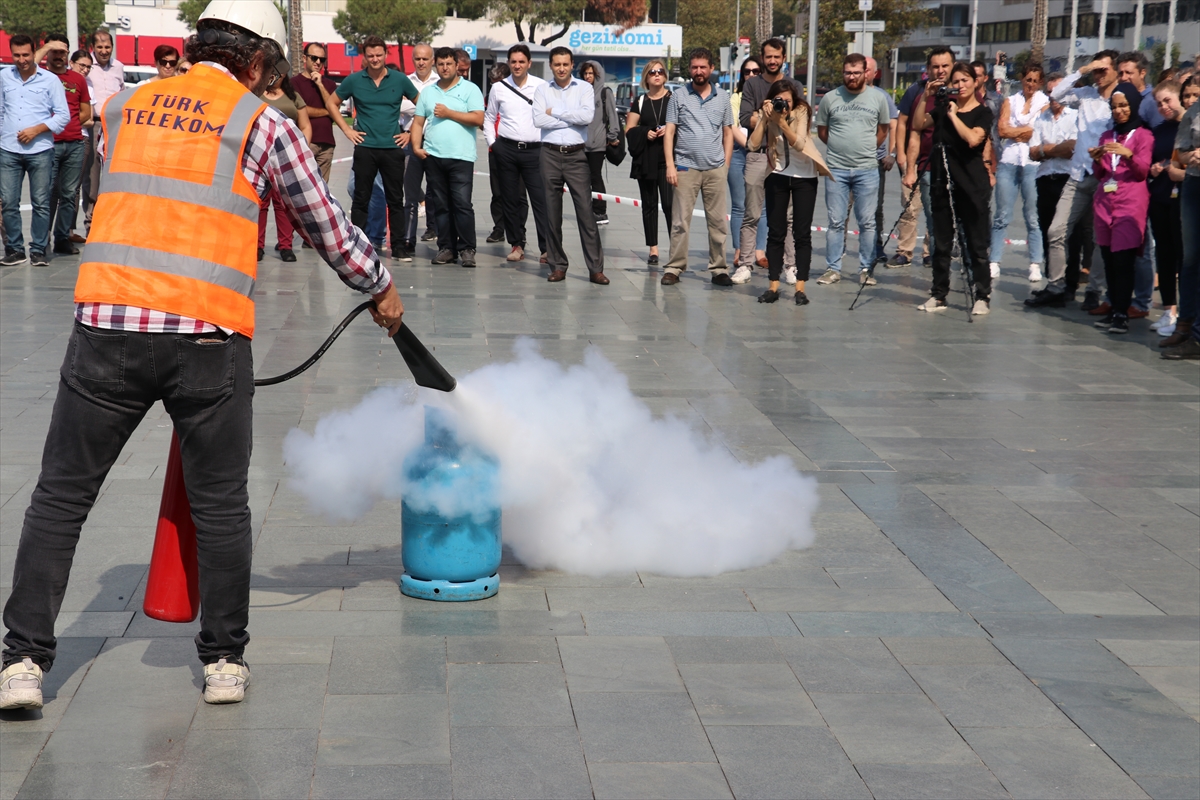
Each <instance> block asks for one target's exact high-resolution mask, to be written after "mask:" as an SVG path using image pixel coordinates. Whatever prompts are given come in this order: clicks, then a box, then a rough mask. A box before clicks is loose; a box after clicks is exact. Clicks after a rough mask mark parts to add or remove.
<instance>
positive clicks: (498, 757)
mask: <svg viewBox="0 0 1200 800" xmlns="http://www.w3.org/2000/svg"><path fill="white" fill-rule="evenodd" d="M451 745H452V752H453V755H454V778H453V781H454V797H456V798H478V800H491V798H496V797H528V798H547V800H554V799H556V798H564V799H565V798H590V797H592V787H591V783H590V782H589V780H588V773H587V766H586V765H585V763H584V758H583V752H582V750H581V749H580V745H579V736H578V733H577V732H576V730H575V728H574V727H573V726H572V727H567V728H506V727H466V728H455V729H454V732H453V739H452V743H451Z"/></svg>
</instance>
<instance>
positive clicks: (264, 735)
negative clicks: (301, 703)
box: [167, 730, 317, 799]
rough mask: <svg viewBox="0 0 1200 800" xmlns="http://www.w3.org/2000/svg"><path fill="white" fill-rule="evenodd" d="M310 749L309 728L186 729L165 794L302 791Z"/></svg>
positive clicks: (313, 740) (308, 778)
mask: <svg viewBox="0 0 1200 800" xmlns="http://www.w3.org/2000/svg"><path fill="white" fill-rule="evenodd" d="M316 750H317V732H316V731H315V730H236V731H224V732H223V733H222V734H221V735H220V736H211V735H204V734H192V735H190V736H188V743H187V746H186V747H185V748H184V752H183V757H182V758H181V759H180V760H179V764H178V766H177V767H176V768H175V774H174V775H173V776H172V777H171V789H170V791H169V792H168V793H167V797H168V798H209V797H262V798H283V799H286V798H292V797H298V796H302V795H304V794H307V793H308V791H309V788H310V785H311V782H312V765H313V756H314V754H315V753H316ZM218 765H219V766H218Z"/></svg>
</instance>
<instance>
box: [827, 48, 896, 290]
mask: <svg viewBox="0 0 1200 800" xmlns="http://www.w3.org/2000/svg"><path fill="white" fill-rule="evenodd" d="M868 89H869V87H868V86H867V59H866V57H865V56H863V55H862V54H861V53H851V54H850V55H848V56H846V57H845V58H844V59H843V60H842V85H841V86H839V87H838V88H837V89H836V90H835V91H832V92H830V93H829V94H827V95H825V97H824V98H822V99H821V105H820V106H819V107H818V108H817V135H818V136H820V137H821V141H822V142H824V143H825V145H826V147H827V148H828V149H827V150H826V153H825V160H826V162H827V163H828V164H829V171H830V173H831V174H832V177H830V178H827V179H826V180H825V208H826V210H827V211H828V212H829V232H828V233H827V234H825V265H826V267H827V269H826V270H825V274H824V275H822V276H821V277H820V278H817V283H818V284H820V285H822V286H827V285H829V284H831V283H837V282H838V281H840V280H841V279H842V254H843V253H844V252H845V249H846V211H847V206H848V205H849V203H850V192H852V191H853V192H854V217H855V219H856V220H857V221H858V266H859V270H860V271H861V272H860V275H861V278H860V279H861V280H864V281H865V280H868V278H869V275H870V273H869V272H868V271H867V270H868V268H869V267H870V266H871V262H872V261H873V260H874V258H875V204H876V201H877V198H878V194H879V162H878V161H876V159H875V153H876V148H878V147H879V146H880V145H881V144H883V142H884V141H885V140H886V139H887V135H888V125H889V124H890V123H891V114H890V113H889V109H888V102H887V98H886V97H885V96H884V95H883V93H882V92H877V91H875V90H874V89H870V90H868ZM872 280H873V279H872Z"/></svg>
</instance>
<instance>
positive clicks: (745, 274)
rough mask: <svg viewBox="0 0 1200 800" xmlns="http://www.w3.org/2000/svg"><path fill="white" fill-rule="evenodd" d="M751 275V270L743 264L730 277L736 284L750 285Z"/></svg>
mask: <svg viewBox="0 0 1200 800" xmlns="http://www.w3.org/2000/svg"><path fill="white" fill-rule="evenodd" d="M750 275H751V273H750V268H749V267H747V266H746V265H745V264H743V265H742V266H740V267H738V268H737V269H735V270H734V271H733V275H732V276H730V280H732V281H733V282H734V283H749V282H750Z"/></svg>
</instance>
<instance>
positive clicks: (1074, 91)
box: [1026, 50, 1119, 311]
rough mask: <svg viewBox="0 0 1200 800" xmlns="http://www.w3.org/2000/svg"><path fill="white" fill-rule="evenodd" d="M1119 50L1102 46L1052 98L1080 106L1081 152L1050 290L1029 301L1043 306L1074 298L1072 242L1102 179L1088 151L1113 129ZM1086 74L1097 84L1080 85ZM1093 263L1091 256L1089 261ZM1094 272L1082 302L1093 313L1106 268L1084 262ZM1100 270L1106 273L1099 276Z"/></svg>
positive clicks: (1049, 243)
mask: <svg viewBox="0 0 1200 800" xmlns="http://www.w3.org/2000/svg"><path fill="white" fill-rule="evenodd" d="M1118 56H1119V54H1118V53H1117V51H1116V50H1101V51H1100V52H1099V53H1097V54H1096V57H1095V58H1093V59H1092V61H1091V63H1090V64H1087V65H1085V66H1083V67H1082V68H1080V69H1078V70H1076V71H1075V72H1072V73H1071V74H1070V75H1068V76H1067V77H1065V78H1063V79H1062V81H1061V82H1060V83H1059V84H1058V86H1055V87H1054V91H1052V92H1051V93H1050V99H1051V100H1054V101H1057V102H1059V103H1061V104H1062V105H1064V106H1066V107H1067V108H1073V109H1075V110H1076V112H1077V114H1078V116H1077V117H1076V125H1077V131H1076V136H1075V153H1074V155H1072V156H1071V178H1070V180H1068V181H1067V185H1066V186H1064V187H1063V191H1062V196H1061V197H1059V199H1058V207H1057V208H1056V209H1055V211H1054V221H1053V222H1051V223H1050V229H1049V231H1048V232H1047V236H1046V279H1047V281H1048V283H1047V284H1046V288H1045V289H1043V290H1041V291H1037V292H1034V293H1033V296H1032V297H1030V298H1029V300H1028V301H1027V302H1026V305H1028V306H1030V307H1033V308H1037V307H1039V306H1052V307H1055V308H1062V307H1063V306H1064V305H1066V303H1067V300H1068V299H1073V298H1068V297H1067V294H1066V272H1067V240H1068V239H1070V238H1071V234H1072V233H1074V231H1075V227H1076V226H1077V225H1079V224H1080V221H1081V220H1083V219H1084V218H1085V217H1088V216H1090V215H1091V213H1092V199H1093V197H1094V196H1095V194H1096V186H1097V181H1096V178H1095V176H1094V175H1092V164H1093V161H1092V157H1091V155H1089V154H1088V150H1089V149H1091V148H1093V147H1095V146H1096V145H1098V144H1099V143H1100V136H1101V135H1102V134H1103V133H1104V132H1105V131H1107V130H1108V129H1109V128H1111V127H1112V109H1110V108H1109V105H1108V99H1109V97H1111V96H1112V93H1113V90H1114V89H1116V88H1117V58H1118ZM1085 75H1090V76H1091V78H1092V85H1091V86H1076V84H1077V83H1079V81H1080V79H1082V78H1083V76H1085ZM1088 261H1089V262H1090V261H1091V259H1088ZM1082 267H1084V268H1088V269H1089V270H1090V272H1089V275H1090V276H1091V277H1089V279H1088V289H1087V293H1086V294H1085V295H1084V301H1083V303H1082V304H1081V305H1080V306H1079V308H1080V310H1081V311H1093V310H1096V309H1098V308H1099V307H1100V300H1101V297H1100V293H1101V292H1102V291H1103V290H1104V284H1103V283H1102V281H1103V277H1102V275H1103V269H1092V264H1091V263H1087V264H1083V265H1082ZM1097 273H1100V275H1097Z"/></svg>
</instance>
